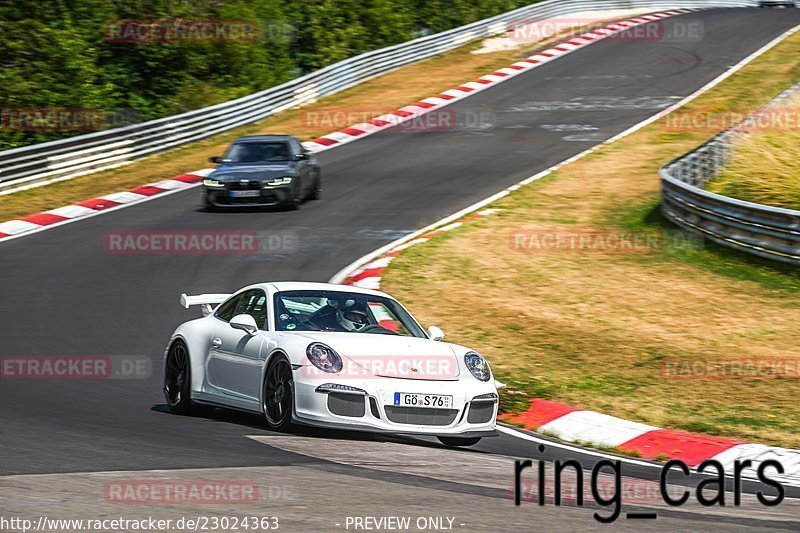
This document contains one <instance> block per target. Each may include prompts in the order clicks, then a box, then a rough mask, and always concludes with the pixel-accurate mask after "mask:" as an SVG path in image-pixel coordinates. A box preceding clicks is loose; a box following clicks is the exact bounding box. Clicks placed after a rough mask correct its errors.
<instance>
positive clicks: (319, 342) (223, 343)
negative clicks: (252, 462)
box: [164, 282, 498, 446]
mask: <svg viewBox="0 0 800 533" xmlns="http://www.w3.org/2000/svg"><path fill="white" fill-rule="evenodd" d="M181 303H182V305H183V306H184V307H187V308H188V307H189V306H191V305H201V306H202V310H203V315H204V316H203V318H198V319H196V320H191V321H189V322H186V323H184V324H182V325H181V326H179V327H178V329H177V330H175V333H174V334H173V335H172V338H171V339H170V341H169V344H168V345H167V349H166V352H165V358H164V395H165V397H166V400H167V404H168V405H169V408H170V410H172V411H173V412H176V413H182V414H185V413H188V412H190V411H191V409H192V407H193V406H194V405H195V404H201V405H211V406H220V407H228V408H234V409H240V410H243V411H251V412H256V413H261V414H263V416H264V418H265V420H266V424H267V426H268V427H269V428H271V429H273V430H278V431H282V430H285V429H286V428H288V426H289V425H290V424H292V423H299V424H309V425H316V426H323V427H331V428H339V429H353V430H362V431H373V432H391V433H397V434H416V435H431V436H436V437H438V438H439V440H440V441H441V442H442V443H443V444H445V445H448V446H470V445H473V444H475V443H477V442H478V441H479V440H480V439H481V437H485V436H492V435H495V420H496V417H497V405H498V394H497V388H496V386H495V381H494V378H493V376H492V372H491V370H490V368H489V365H488V364H487V362H486V360H485V359H484V358H483V357H482V356H481V355H480V354H478V353H476V352H475V351H472V350H470V349H468V348H465V347H463V346H459V345H456V344H450V343H446V342H440V341H441V340H442V338H443V337H444V333H442V331H441V330H440V329H439V328H436V327H433V326H432V327H430V328H428V330H427V332H426V331H424V330H423V329H422V327H421V326H420V325H419V323H418V322H417V321H416V320H415V319H414V318H413V317H412V316H411V315H410V314H409V313H408V311H406V309H405V308H404V307H403V306H402V305H400V303H398V302H397V301H396V300H394V299H393V298H391V297H390V296H389V295H387V294H385V293H382V292H379V291H373V290H367V289H360V288H354V287H348V286H342V285H331V284H326V283H294V282H280V283H260V284H257V285H251V286H249V287H245V288H243V289H241V290H240V291H238V292H236V293H235V294H232V295H231V294H203V295H199V296H187V295H186V294H183V295H181Z"/></svg>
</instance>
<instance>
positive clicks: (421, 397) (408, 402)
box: [394, 392, 453, 409]
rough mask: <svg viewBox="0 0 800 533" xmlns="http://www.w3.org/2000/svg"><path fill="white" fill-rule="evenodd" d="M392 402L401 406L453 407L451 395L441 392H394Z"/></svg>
mask: <svg viewBox="0 0 800 533" xmlns="http://www.w3.org/2000/svg"><path fill="white" fill-rule="evenodd" d="M394 404H395V405H399V406H402V407H435V408H439V409H450V408H451V407H453V397H452V396H444V395H443V394H410V393H407V392H395V393H394Z"/></svg>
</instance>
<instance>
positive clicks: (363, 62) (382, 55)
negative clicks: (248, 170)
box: [0, 0, 757, 194]
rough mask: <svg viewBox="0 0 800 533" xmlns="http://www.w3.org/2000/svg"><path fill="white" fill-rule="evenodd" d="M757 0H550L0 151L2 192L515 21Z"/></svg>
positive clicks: (146, 149)
mask: <svg viewBox="0 0 800 533" xmlns="http://www.w3.org/2000/svg"><path fill="white" fill-rule="evenodd" d="M755 5H757V1H755V0H730V1H712V0H695V1H681V0H677V1H672V2H670V1H652V0H629V1H621V0H599V1H587V0H548V1H546V2H541V3H537V4H532V5H529V6H526V7H522V8H519V9H516V10H514V11H510V12H508V13H503V14H501V15H498V16H496V17H492V18H489V19H485V20H481V21H478V22H473V23H472V24H467V25H466V26H461V27H459V28H454V29H452V30H448V31H445V32H442V33H437V34H435V35H429V36H426V37H421V38H419V39H415V40H413V41H408V42H405V43H401V44H398V45H394V46H390V47H388V48H382V49H380V50H374V51H372V52H367V53H365V54H361V55H359V56H355V57H352V58H349V59H345V60H344V61H340V62H339V63H335V64H333V65H330V66H327V67H325V68H323V69H320V70H318V71H315V72H311V73H309V74H306V75H305V76H302V77H300V78H297V79H294V80H292V81H289V82H287V83H284V84H282V85H278V86H276V87H271V88H269V89H267V90H264V91H261V92H258V93H255V94H251V95H249V96H245V97H243V98H239V99H237V100H232V101H230V102H224V103H222V104H217V105H214V106H210V107H205V108H202V109H198V110H195V111H190V112H187V113H183V114H181V115H175V116H171V117H166V118H162V119H158V120H153V121H150V122H144V123H142V124H135V125H132V126H127V127H124V128H116V129H110V130H105V131H99V132H96V133H90V134H86V135H79V136H75V137H70V138H67V139H63V140H59V141H53V142H47V143H42V144H35V145H30V146H25V147H21V148H15V149H13V150H7V151H4V152H0V194H2V193H3V192H4V191H5V192H9V191H11V190H15V189H18V188H20V187H27V186H38V185H44V184H47V183H50V182H53V181H61V180H64V179H70V178H73V177H76V176H80V175H83V174H89V173H92V172H97V171H100V170H106V169H110V168H114V167H118V166H121V165H125V164H128V163H130V162H132V161H134V160H136V159H139V158H142V157H146V156H149V155H152V154H154V153H157V152H162V151H164V150H169V149H171V148H175V147H178V146H182V145H184V144H187V143H191V142H194V141H197V140H200V139H205V138H207V137H210V136H212V135H216V134H218V133H222V132H225V131H228V130H231V129H233V128H236V127H239V126H243V125H245V124H250V123H253V122H257V121H259V120H262V119H264V118H266V117H269V116H271V115H274V114H275V113H278V112H280V111H283V110H286V109H290V108H294V107H298V106H302V105H304V104H308V103H311V102H314V101H316V100H317V99H319V98H321V97H324V96H329V95H332V94H335V93H337V92H339V91H342V90H344V89H348V88H350V87H353V86H355V85H358V84H359V83H363V82H364V81H367V80H369V79H372V78H375V77H376V76H380V75H383V74H386V73H388V72H391V71H392V70H395V69H397V68H399V67H402V66H403V65H407V64H409V63H413V62H415V61H419V60H421V59H426V58H429V57H433V56H436V55H438V54H441V53H443V52H447V51H449V50H453V49H455V48H457V47H459V46H461V45H463V44H464V43H466V42H469V41H472V40H475V39H479V38H482V37H487V36H490V35H497V34H500V33H503V32H505V31H507V30H508V29H509V28H511V27H513V25H514V22H518V21H521V20H523V21H529V22H530V21H535V20H540V19H545V18H550V17H558V16H563V15H568V14H571V13H577V12H581V11H588V10H600V9H653V10H659V9H676V8H711V7H748V6H755Z"/></svg>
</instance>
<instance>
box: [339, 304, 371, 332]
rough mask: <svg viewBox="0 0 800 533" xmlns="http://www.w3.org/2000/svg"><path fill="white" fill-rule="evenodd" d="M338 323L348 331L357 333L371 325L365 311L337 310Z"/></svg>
mask: <svg viewBox="0 0 800 533" xmlns="http://www.w3.org/2000/svg"><path fill="white" fill-rule="evenodd" d="M336 321H337V322H338V323H339V325H340V326H342V327H343V328H344V329H345V330H346V331H351V332H357V331H361V330H362V329H363V328H364V327H366V326H368V325H369V319H368V318H367V314H366V313H365V312H364V311H359V310H356V309H337V311H336Z"/></svg>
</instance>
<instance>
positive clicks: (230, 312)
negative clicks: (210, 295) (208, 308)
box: [214, 295, 243, 322]
mask: <svg viewBox="0 0 800 533" xmlns="http://www.w3.org/2000/svg"><path fill="white" fill-rule="evenodd" d="M242 296H243V295H239V296H234V297H233V298H230V299H228V300H227V301H226V302H224V303H223V304H222V305H220V306H219V309H217V312H216V313H214V316H215V317H217V318H219V319H220V320H224V321H225V322H230V321H231V318H233V317H234V316H236V307H237V306H238V304H239V302H240V301H241V299H242Z"/></svg>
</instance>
